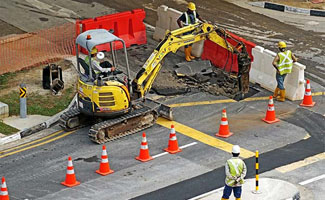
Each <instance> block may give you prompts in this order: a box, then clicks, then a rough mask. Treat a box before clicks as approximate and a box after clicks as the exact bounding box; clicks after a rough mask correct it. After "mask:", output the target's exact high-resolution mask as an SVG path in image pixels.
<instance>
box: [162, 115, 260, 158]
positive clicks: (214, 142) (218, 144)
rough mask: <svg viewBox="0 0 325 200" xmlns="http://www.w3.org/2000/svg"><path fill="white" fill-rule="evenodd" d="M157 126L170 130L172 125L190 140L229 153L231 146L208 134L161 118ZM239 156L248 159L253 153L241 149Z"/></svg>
mask: <svg viewBox="0 0 325 200" xmlns="http://www.w3.org/2000/svg"><path fill="white" fill-rule="evenodd" d="M157 124H159V125H161V126H164V127H166V128H170V126H171V125H172V124H173V125H175V130H176V131H177V132H179V133H181V134H183V135H186V136H188V137H191V138H193V139H195V140H198V141H200V142H202V143H205V144H207V145H210V146H212V147H215V148H217V149H221V150H223V151H226V152H229V153H231V150H232V146H233V144H230V143H228V142H225V141H222V140H219V139H217V138H215V137H212V136H210V135H208V134H205V133H203V132H200V131H198V130H195V129H193V128H191V127H188V126H185V125H183V124H180V123H178V122H175V121H169V120H167V119H164V118H161V117H159V118H158V120H157ZM240 156H241V157H243V158H249V157H253V156H255V153H253V152H251V151H249V150H246V149H243V148H241V152H240Z"/></svg>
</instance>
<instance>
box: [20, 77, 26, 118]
mask: <svg viewBox="0 0 325 200" xmlns="http://www.w3.org/2000/svg"><path fill="white" fill-rule="evenodd" d="M19 91H20V95H19V96H20V99H19V102H20V118H26V117H27V103H26V93H27V89H26V84H25V83H22V84H20V88H19Z"/></svg>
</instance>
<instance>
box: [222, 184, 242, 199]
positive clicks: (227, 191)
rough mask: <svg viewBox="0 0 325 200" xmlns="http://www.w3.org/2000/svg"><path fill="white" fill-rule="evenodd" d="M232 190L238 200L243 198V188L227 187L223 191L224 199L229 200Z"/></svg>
mask: <svg viewBox="0 0 325 200" xmlns="http://www.w3.org/2000/svg"><path fill="white" fill-rule="evenodd" d="M232 190H234V196H235V197H236V198H240V196H241V186H238V187H230V186H228V185H225V188H224V189H223V195H222V198H224V199H229V197H230V195H231V192H232Z"/></svg>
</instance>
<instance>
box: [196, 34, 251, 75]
mask: <svg viewBox="0 0 325 200" xmlns="http://www.w3.org/2000/svg"><path fill="white" fill-rule="evenodd" d="M228 34H229V35H231V36H232V37H233V38H235V39H236V40H239V41H242V42H243V43H244V44H245V45H246V48H247V52H248V54H249V56H250V57H251V61H253V59H254V58H253V55H252V48H254V47H255V46H256V44H254V43H252V42H250V41H247V40H245V39H243V38H241V37H239V36H237V35H235V34H233V33H229V32H228ZM227 41H228V42H229V43H230V44H232V45H233V46H236V45H237V42H236V41H235V40H232V39H230V38H227ZM201 59H202V60H210V61H211V63H212V64H213V65H214V66H216V67H218V68H220V69H223V70H224V71H227V72H233V73H237V72H238V60H237V55H235V54H233V53H231V52H230V51H228V50H226V49H225V48H223V47H221V46H219V45H217V44H215V43H214V42H212V41H210V40H206V41H204V48H203V53H202V55H201Z"/></svg>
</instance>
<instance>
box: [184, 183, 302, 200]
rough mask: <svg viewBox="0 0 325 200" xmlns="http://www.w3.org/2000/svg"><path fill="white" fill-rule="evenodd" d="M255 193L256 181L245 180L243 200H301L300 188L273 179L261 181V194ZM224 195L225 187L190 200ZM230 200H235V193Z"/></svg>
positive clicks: (215, 199)
mask: <svg viewBox="0 0 325 200" xmlns="http://www.w3.org/2000/svg"><path fill="white" fill-rule="evenodd" d="M254 192H255V179H247V180H245V183H244V185H243V186H242V196H241V199H245V200H274V199H281V200H295V199H299V198H300V192H299V190H298V188H297V187H296V186H295V185H293V184H291V183H289V182H286V181H282V180H278V179H272V178H261V179H259V192H260V193H257V194H256V193H254ZM222 194H223V187H222V188H219V189H216V190H212V191H210V192H208V193H205V194H202V195H200V196H197V197H194V198H192V199H190V200H219V199H221V197H222ZM229 200H235V197H234V195H233V193H232V194H231V197H230V198H229Z"/></svg>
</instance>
